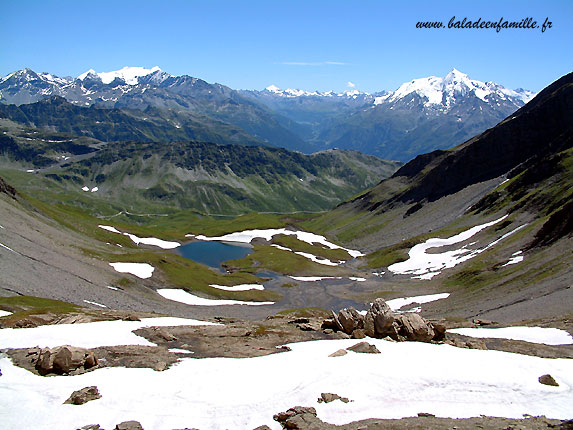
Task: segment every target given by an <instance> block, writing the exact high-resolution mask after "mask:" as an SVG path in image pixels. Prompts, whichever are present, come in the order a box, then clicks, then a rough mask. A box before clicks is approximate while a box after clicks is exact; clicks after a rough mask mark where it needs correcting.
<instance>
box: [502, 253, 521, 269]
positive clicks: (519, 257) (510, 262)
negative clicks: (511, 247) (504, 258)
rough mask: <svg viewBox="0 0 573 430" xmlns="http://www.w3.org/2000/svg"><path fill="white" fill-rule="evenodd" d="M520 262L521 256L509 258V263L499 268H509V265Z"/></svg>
mask: <svg viewBox="0 0 573 430" xmlns="http://www.w3.org/2000/svg"><path fill="white" fill-rule="evenodd" d="M522 261H523V255H516V256H515V257H511V258H510V259H509V261H508V262H507V263H505V264H504V265H503V266H501V267H505V266H509V265H511V264H517V263H521V262H522Z"/></svg>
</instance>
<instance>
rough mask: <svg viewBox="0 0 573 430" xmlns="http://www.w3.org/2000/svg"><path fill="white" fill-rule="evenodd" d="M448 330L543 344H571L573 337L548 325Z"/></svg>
mask: <svg viewBox="0 0 573 430" xmlns="http://www.w3.org/2000/svg"><path fill="white" fill-rule="evenodd" d="M448 332H450V333H458V334H463V335H464V336H471V337H479V338H495V339H513V340H524V341H526V342H532V343H543V344H545V345H571V344H573V337H571V335H570V334H569V333H567V332H566V331H565V330H560V329H558V328H548V327H502V328H481V327H479V328H456V329H451V330H448ZM572 416H573V415H572Z"/></svg>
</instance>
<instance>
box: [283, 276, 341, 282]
mask: <svg viewBox="0 0 573 430" xmlns="http://www.w3.org/2000/svg"><path fill="white" fill-rule="evenodd" d="M291 278H292V279H294V280H295V281H301V282H316V281H322V280H323V279H342V277H341V276H291Z"/></svg>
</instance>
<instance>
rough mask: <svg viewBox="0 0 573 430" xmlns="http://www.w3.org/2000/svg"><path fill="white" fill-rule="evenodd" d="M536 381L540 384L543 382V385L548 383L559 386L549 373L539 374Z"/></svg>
mask: <svg viewBox="0 0 573 430" xmlns="http://www.w3.org/2000/svg"><path fill="white" fill-rule="evenodd" d="M538 381H539V383H540V384H543V385H550V386H552V387H558V386H559V384H558V383H557V381H556V380H555V379H554V378H553V376H551V375H549V374H547V375H542V376H540V377H539V379H538Z"/></svg>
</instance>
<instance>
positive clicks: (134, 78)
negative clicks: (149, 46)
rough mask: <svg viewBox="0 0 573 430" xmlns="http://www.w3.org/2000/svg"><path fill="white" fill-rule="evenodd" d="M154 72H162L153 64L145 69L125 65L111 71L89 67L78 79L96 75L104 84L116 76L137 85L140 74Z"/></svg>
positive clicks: (110, 81)
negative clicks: (98, 71)
mask: <svg viewBox="0 0 573 430" xmlns="http://www.w3.org/2000/svg"><path fill="white" fill-rule="evenodd" d="M155 72H163V71H162V70H161V69H160V68H159V67H157V66H155V67H152V68H151V69H146V68H145V67H129V66H126V67H124V68H122V69H120V70H114V71H111V72H101V73H97V72H96V71H95V70H93V69H90V70H88V71H87V72H84V73H82V74H81V75H79V76H78V79H79V80H81V81H83V80H84V79H85V78H87V77H88V76H90V77H92V78H95V77H98V78H99V79H100V80H101V81H102V82H103V83H104V84H110V83H112V82H113V81H114V80H115V79H116V78H119V79H122V80H123V81H125V83H126V84H128V85H137V84H138V83H139V80H138V78H140V77H142V76H147V75H150V74H152V73H155Z"/></svg>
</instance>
